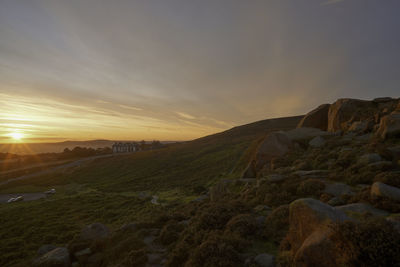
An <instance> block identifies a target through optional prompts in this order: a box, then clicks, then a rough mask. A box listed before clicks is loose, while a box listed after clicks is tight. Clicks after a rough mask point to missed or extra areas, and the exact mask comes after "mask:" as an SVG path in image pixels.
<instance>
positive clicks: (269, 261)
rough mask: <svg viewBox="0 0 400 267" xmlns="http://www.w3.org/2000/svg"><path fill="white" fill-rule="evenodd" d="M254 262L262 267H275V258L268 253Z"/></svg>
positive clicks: (260, 255) (257, 257)
mask: <svg viewBox="0 0 400 267" xmlns="http://www.w3.org/2000/svg"><path fill="white" fill-rule="evenodd" d="M254 262H255V263H256V264H257V265H258V266H260V267H273V266H275V256H273V255H271V254H267V253H263V254H259V255H257V256H256V257H255V258H254Z"/></svg>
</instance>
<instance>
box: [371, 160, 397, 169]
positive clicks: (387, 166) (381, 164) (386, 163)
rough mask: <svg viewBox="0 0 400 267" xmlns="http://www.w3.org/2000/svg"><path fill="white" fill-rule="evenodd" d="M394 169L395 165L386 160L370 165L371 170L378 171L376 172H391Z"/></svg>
mask: <svg viewBox="0 0 400 267" xmlns="http://www.w3.org/2000/svg"><path fill="white" fill-rule="evenodd" d="M392 167H393V163H392V162H391V161H386V160H385V161H379V162H374V163H371V164H368V168H369V169H371V170H376V171H384V170H389V169H391V168H392Z"/></svg>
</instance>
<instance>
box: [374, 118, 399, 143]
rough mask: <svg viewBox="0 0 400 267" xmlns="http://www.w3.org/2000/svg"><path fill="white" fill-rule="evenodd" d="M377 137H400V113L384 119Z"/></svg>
mask: <svg viewBox="0 0 400 267" xmlns="http://www.w3.org/2000/svg"><path fill="white" fill-rule="evenodd" d="M377 135H378V136H379V137H380V138H382V139H386V138H389V137H398V136H400V112H399V111H396V112H393V113H392V114H390V115H387V116H385V117H383V118H382V119H381V121H380V124H379V128H378V130H377Z"/></svg>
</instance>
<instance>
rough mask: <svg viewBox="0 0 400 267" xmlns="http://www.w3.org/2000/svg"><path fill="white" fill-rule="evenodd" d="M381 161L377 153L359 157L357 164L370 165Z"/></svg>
mask: <svg viewBox="0 0 400 267" xmlns="http://www.w3.org/2000/svg"><path fill="white" fill-rule="evenodd" d="M381 160H382V157H381V156H380V155H379V154H377V153H370V154H365V155H362V156H361V157H360V159H359V160H358V162H359V163H361V164H366V165H368V164H371V163H375V162H379V161H381Z"/></svg>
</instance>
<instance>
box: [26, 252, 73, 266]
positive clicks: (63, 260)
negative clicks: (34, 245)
mask: <svg viewBox="0 0 400 267" xmlns="http://www.w3.org/2000/svg"><path fill="white" fill-rule="evenodd" d="M33 266H38V267H39V266H46V267H69V266H71V259H70V257H69V251H68V249H67V248H63V247H61V248H56V249H53V250H51V251H50V252H47V253H46V254H44V255H43V256H41V257H40V258H38V259H36V260H35V261H34V262H33Z"/></svg>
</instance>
